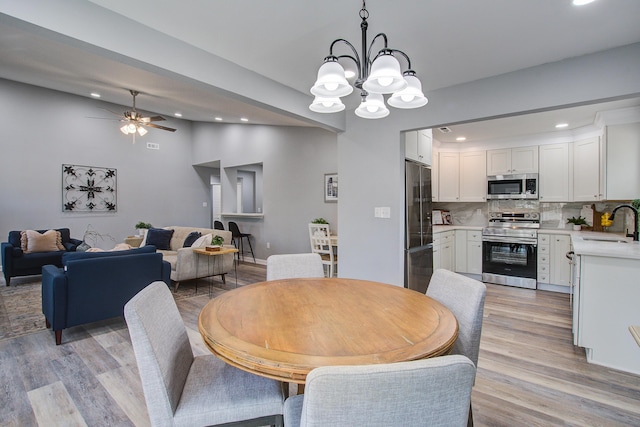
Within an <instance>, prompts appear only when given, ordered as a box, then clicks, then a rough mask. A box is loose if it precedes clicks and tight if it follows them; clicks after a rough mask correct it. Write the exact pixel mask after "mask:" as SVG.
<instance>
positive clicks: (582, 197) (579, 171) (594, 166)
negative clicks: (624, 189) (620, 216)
mask: <svg viewBox="0 0 640 427" xmlns="http://www.w3.org/2000/svg"><path fill="white" fill-rule="evenodd" d="M601 176H602V167H601V156H600V138H599V137H593V138H589V139H584V140H581V141H576V142H574V143H573V200H574V201H576V202H594V201H598V200H601V199H602V198H603V191H602V190H601Z"/></svg>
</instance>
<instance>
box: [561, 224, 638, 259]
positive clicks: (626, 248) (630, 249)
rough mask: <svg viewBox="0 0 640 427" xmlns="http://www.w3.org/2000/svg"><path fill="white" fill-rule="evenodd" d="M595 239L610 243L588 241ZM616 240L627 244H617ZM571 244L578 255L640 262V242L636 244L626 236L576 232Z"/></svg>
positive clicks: (572, 234) (572, 233)
mask: <svg viewBox="0 0 640 427" xmlns="http://www.w3.org/2000/svg"><path fill="white" fill-rule="evenodd" d="M593 238H595V239H606V240H610V241H608V242H603V241H598V240H588V239H593ZM616 240H623V241H625V242H627V243H621V242H616ZM571 243H572V244H573V251H574V252H575V253H576V255H592V256H603V257H611V258H629V259H637V260H640V242H634V241H633V240H632V239H631V237H624V234H615V233H600V232H593V231H574V232H571Z"/></svg>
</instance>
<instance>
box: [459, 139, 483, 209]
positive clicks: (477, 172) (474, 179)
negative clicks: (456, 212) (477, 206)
mask: <svg viewBox="0 0 640 427" xmlns="http://www.w3.org/2000/svg"><path fill="white" fill-rule="evenodd" d="M460 201H461V202H486V201H487V152H486V151H473V152H462V153H460Z"/></svg>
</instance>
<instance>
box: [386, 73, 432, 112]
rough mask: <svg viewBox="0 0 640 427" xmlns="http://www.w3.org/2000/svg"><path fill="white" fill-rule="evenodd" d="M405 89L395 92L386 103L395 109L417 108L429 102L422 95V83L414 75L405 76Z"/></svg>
mask: <svg viewBox="0 0 640 427" xmlns="http://www.w3.org/2000/svg"><path fill="white" fill-rule="evenodd" d="M404 79H405V80H406V81H407V87H406V88H404V89H403V90H401V91H398V92H395V93H394V94H393V95H391V96H390V97H389V99H388V100H387V103H388V104H389V105H391V106H392V107H395V108H405V109H406V108H418V107H422V106H423V105H426V104H427V102H429V100H428V99H427V97H426V96H424V93H422V83H420V80H419V79H418V78H417V77H416V76H415V74H410V75H406V76H405V77H404Z"/></svg>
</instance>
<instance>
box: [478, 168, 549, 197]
mask: <svg viewBox="0 0 640 427" xmlns="http://www.w3.org/2000/svg"><path fill="white" fill-rule="evenodd" d="M487 199H489V200H498V199H530V200H538V174H537V173H525V174H517V175H494V176H488V177H487Z"/></svg>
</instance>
